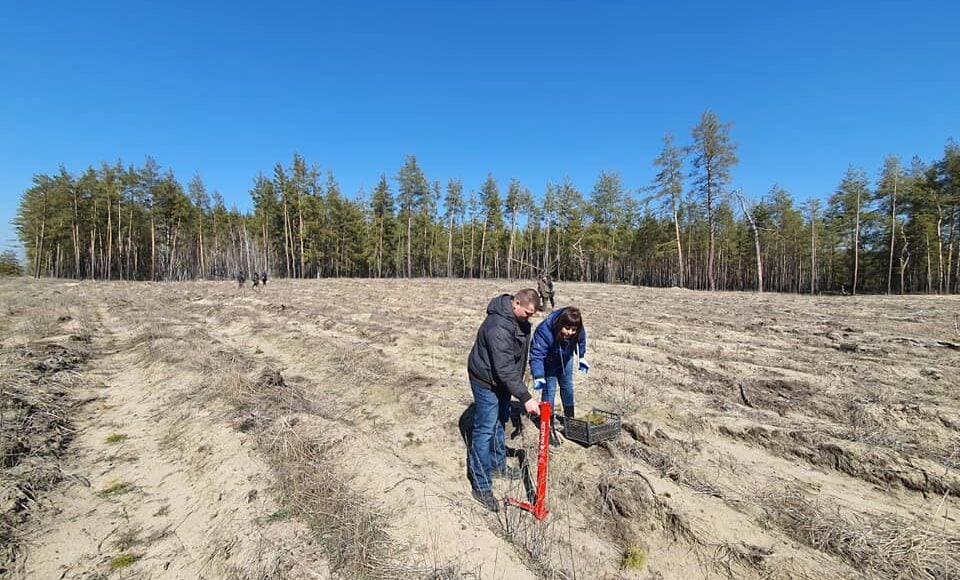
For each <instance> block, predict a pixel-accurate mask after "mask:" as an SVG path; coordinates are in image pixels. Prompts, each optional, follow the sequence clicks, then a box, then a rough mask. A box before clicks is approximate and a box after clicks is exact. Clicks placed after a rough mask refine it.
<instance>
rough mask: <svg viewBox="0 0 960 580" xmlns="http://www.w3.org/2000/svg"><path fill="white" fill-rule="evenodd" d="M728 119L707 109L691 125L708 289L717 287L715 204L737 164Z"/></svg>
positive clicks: (723, 192)
mask: <svg viewBox="0 0 960 580" xmlns="http://www.w3.org/2000/svg"><path fill="white" fill-rule="evenodd" d="M730 127H731V124H730V123H721V122H720V120H719V119H718V118H717V116H716V114H715V113H714V112H713V111H710V110H709V109H708V110H706V111H704V112H703V115H701V117H700V122H699V123H698V124H697V125H696V126H695V127H694V128H693V131H692V135H693V145H692V147H691V150H692V152H693V172H692V173H691V175H692V177H693V178H694V188H695V191H696V192H697V193H698V194H699V198H700V200H701V202H702V203H703V206H704V208H705V209H706V212H707V228H708V235H709V238H708V249H707V252H708V253H707V281H708V284H709V286H708V287H709V289H710V290H716V289H717V283H716V268H715V264H714V260H715V254H716V233H717V219H716V212H717V204H718V203H719V202H720V201H721V198H722V197H723V196H724V195H725V194H726V191H725V187H726V185H727V182H728V181H729V180H730V170H731V169H732V168H733V166H734V165H736V164H737V162H738V159H737V155H736V150H737V145H736V144H735V143H733V142H732V141H731V140H730Z"/></svg>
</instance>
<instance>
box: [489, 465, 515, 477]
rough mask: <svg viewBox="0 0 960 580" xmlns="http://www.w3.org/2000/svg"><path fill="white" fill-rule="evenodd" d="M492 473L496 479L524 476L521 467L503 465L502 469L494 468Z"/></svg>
mask: <svg viewBox="0 0 960 580" xmlns="http://www.w3.org/2000/svg"><path fill="white" fill-rule="evenodd" d="M490 475H491V476H492V477H493V478H494V479H521V478H522V477H523V471H521V470H520V468H519V467H509V466H508V467H501V468H500V469H494V470H493V471H492V472H491V473H490Z"/></svg>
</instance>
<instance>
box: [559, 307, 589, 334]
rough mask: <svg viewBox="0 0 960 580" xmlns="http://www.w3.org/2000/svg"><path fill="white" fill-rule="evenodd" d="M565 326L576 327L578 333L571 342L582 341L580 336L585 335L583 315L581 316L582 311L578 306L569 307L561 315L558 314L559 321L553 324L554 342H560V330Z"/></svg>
mask: <svg viewBox="0 0 960 580" xmlns="http://www.w3.org/2000/svg"><path fill="white" fill-rule="evenodd" d="M565 326H572V327H576V329H577V333H576V334H575V335H573V338H572V339H571V340H574V341H578V342H579V340H580V335H581V334H582V333H583V315H582V314H580V309H579V308H577V307H576V306H567V307H566V308H564V309H563V310H561V311H560V314H557V319H556V320H555V321H554V322H553V340H554V341H555V342H559V341H560V340H562V339H561V337H560V329H561V328H563V327H565Z"/></svg>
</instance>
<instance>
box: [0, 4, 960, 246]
mask: <svg viewBox="0 0 960 580" xmlns="http://www.w3.org/2000/svg"><path fill="white" fill-rule="evenodd" d="M154 4H155V6H148V5H147V4H146V3H138V2H113V1H98V2H90V3H86V2H70V3H67V2H62V3H59V2H58V3H53V2H46V1H43V0H38V1H37V2H3V5H4V7H3V18H2V19H0V79H3V81H2V83H3V88H2V89H0V136H2V137H0V249H5V248H9V247H13V246H14V245H16V242H15V241H14V237H15V235H14V232H13V228H12V226H11V225H10V224H9V221H10V219H12V218H13V216H14V215H15V213H16V207H17V204H18V202H19V198H20V196H21V194H22V193H23V191H24V190H26V189H27V188H29V187H30V185H31V180H32V176H33V175H34V174H38V173H51V174H52V173H55V172H56V171H57V170H58V167H59V165H60V164H61V163H62V164H64V165H65V167H66V168H67V169H68V170H69V171H70V172H72V173H74V174H79V173H80V172H82V171H83V170H84V169H86V167H87V166H89V165H94V166H98V165H99V164H100V163H101V162H102V161H108V162H112V161H115V160H117V159H121V160H123V161H124V162H125V163H127V164H130V163H134V164H136V165H138V166H142V164H143V161H144V158H145V157H146V156H147V155H150V156H153V157H154V158H155V159H156V160H157V161H158V162H159V163H160V165H161V166H162V167H163V168H169V169H172V170H173V171H174V173H175V174H176V176H177V178H178V179H179V180H180V182H181V183H183V184H184V185H186V184H187V183H188V182H189V180H190V178H191V177H192V176H193V175H194V173H199V174H200V175H201V177H202V178H203V180H204V182H205V184H206V186H207V188H208V190H211V191H212V190H217V191H219V192H220V193H221V194H222V195H223V197H224V198H225V200H226V201H227V204H228V205H234V204H235V205H236V206H237V207H239V208H240V209H242V210H246V209H248V208H249V207H250V205H251V203H250V197H249V194H248V190H249V188H250V184H251V182H252V179H253V178H254V176H255V175H256V174H257V173H258V172H261V171H262V172H264V173H267V174H269V173H270V172H271V171H272V167H273V165H274V164H275V163H276V162H278V161H279V162H282V163H283V164H284V165H288V164H289V163H290V159H291V157H292V154H293V153H294V152H298V153H300V154H301V155H303V156H304V157H305V158H306V159H307V161H308V162H311V163H316V164H318V165H319V166H320V168H321V169H322V170H332V171H333V172H334V174H335V175H336V177H337V179H338V181H339V182H340V184H341V187H342V189H343V191H344V193H345V194H347V195H351V196H352V195H353V194H354V193H356V192H357V191H358V190H359V189H360V188H364V189H365V190H366V191H368V192H369V191H370V190H371V189H372V187H373V186H374V185H375V184H376V182H377V179H378V177H379V175H380V174H381V173H385V174H386V175H387V176H388V177H391V178H392V177H393V176H395V175H396V173H397V171H398V170H399V168H400V166H401V165H402V163H403V161H404V159H405V157H406V155H409V154H415V155H417V158H418V160H419V162H420V164H421V165H422V167H423V168H424V171H425V172H426V174H427V177H428V178H430V179H431V180H434V179H437V180H440V181H441V183H444V184H445V183H446V182H447V180H448V179H450V178H459V179H461V180H462V182H463V184H464V188H465V190H466V191H467V192H469V191H470V190H471V189H479V187H480V185H481V184H482V182H483V180H484V178H485V177H486V175H487V173H488V172H492V173H493V174H494V176H495V177H496V178H497V180H498V182H499V183H500V184H501V188H502V189H503V190H505V189H506V185H507V183H508V182H509V180H510V179H511V178H514V177H515V178H517V179H519V180H520V181H521V183H523V184H524V185H525V186H527V187H529V188H530V189H531V190H532V191H534V192H535V193H536V194H540V193H542V192H543V190H544V187H545V184H546V183H547V182H554V183H557V182H559V181H561V180H562V179H563V178H564V177H566V176H568V177H570V178H571V180H572V181H573V182H574V184H576V185H577V186H579V187H580V189H581V190H582V191H584V193H589V191H590V190H591V189H592V186H593V184H594V182H595V180H596V178H597V176H598V175H599V173H600V172H601V171H604V170H607V171H618V172H620V174H621V176H622V177H623V182H624V185H625V186H626V187H627V188H629V189H637V188H640V187H643V186H646V185H649V183H650V180H651V179H652V177H653V175H654V173H655V168H654V167H653V166H652V160H653V159H654V157H656V156H657V154H658V153H659V151H660V149H661V144H662V143H661V139H662V137H663V135H664V134H665V133H668V132H669V133H673V134H674V135H675V136H676V139H677V142H678V143H679V144H686V143H688V142H689V141H690V129H691V128H692V127H693V125H695V124H696V122H697V121H698V120H699V118H700V115H701V113H702V112H703V111H704V109H707V108H709V109H712V110H713V111H715V112H716V113H717V115H718V116H719V117H720V119H721V120H722V121H727V122H732V123H733V127H732V131H731V135H732V137H733V139H734V141H736V142H737V143H739V157H740V164H739V165H738V166H737V167H735V168H734V169H733V182H734V185H736V186H740V187H743V188H744V191H745V192H746V193H747V194H748V195H751V196H753V197H759V196H761V195H763V194H764V193H766V192H767V191H769V190H770V188H771V186H773V185H774V184H775V183H778V184H780V185H781V186H782V187H784V188H785V189H787V190H788V191H789V192H791V193H792V194H793V195H794V197H795V198H796V199H798V200H802V199H806V198H808V197H818V198H822V199H826V197H827V196H829V195H830V193H831V192H832V191H833V189H834V188H835V187H836V185H837V183H839V181H840V179H841V177H842V175H843V172H844V171H845V170H846V168H847V166H848V165H851V164H852V165H855V166H859V167H862V168H864V169H866V170H867V171H868V173H869V174H870V175H871V176H875V175H876V173H877V171H878V170H879V168H880V166H881V164H882V162H883V158H884V157H885V156H886V155H888V154H898V155H901V156H903V158H904V161H905V162H909V159H910V158H911V157H912V156H913V155H919V156H920V157H921V158H922V159H924V160H925V161H931V160H935V159H937V158H939V157H940V156H941V155H942V152H943V146H944V145H945V143H946V141H947V139H948V138H950V137H954V138H958V139H960V74H957V67H958V65H957V63H958V62H960V34H957V32H956V23H957V22H960V3H957V2H954V1H948V0H944V1H936V2H934V1H929V0H915V1H912V2H883V1H871V2H861V1H850V2H820V1H807V2H792V3H785V2H769V1H766V2H736V3H725V2H716V1H711V2H683V1H679V2H657V3H653V2H627V1H615V2H604V1H595V2H572V1H563V0H561V1H553V2H546V1H522V0H514V1H503V2H501V1H483V2H480V1H474V0H463V1H456V2H454V1H446V2H441V1H431V2H423V1H414V0H410V1H407V2H388V1H356V2H341V1H335V2H319V1H318V2H275V3H263V2H230V3H222V4H223V5H222V6H214V5H213V3H211V4H210V5H207V4H206V3H202V2H197V1H193V2H178V1H168V2H163V3H154Z"/></svg>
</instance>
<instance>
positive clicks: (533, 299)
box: [513, 288, 540, 307]
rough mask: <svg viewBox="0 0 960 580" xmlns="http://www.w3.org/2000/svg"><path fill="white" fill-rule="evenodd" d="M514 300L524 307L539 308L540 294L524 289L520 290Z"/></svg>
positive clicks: (530, 289) (531, 289)
mask: <svg viewBox="0 0 960 580" xmlns="http://www.w3.org/2000/svg"><path fill="white" fill-rule="evenodd" d="M513 298H514V299H515V300H516V301H517V302H519V303H520V304H522V305H523V306H526V307H530V306H534V307H536V306H539V305H540V294H539V293H538V292H537V291H536V290H534V289H533V288H524V289H523V290H519V291H518V292H517V293H516V294H515V295H514V296H513Z"/></svg>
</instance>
